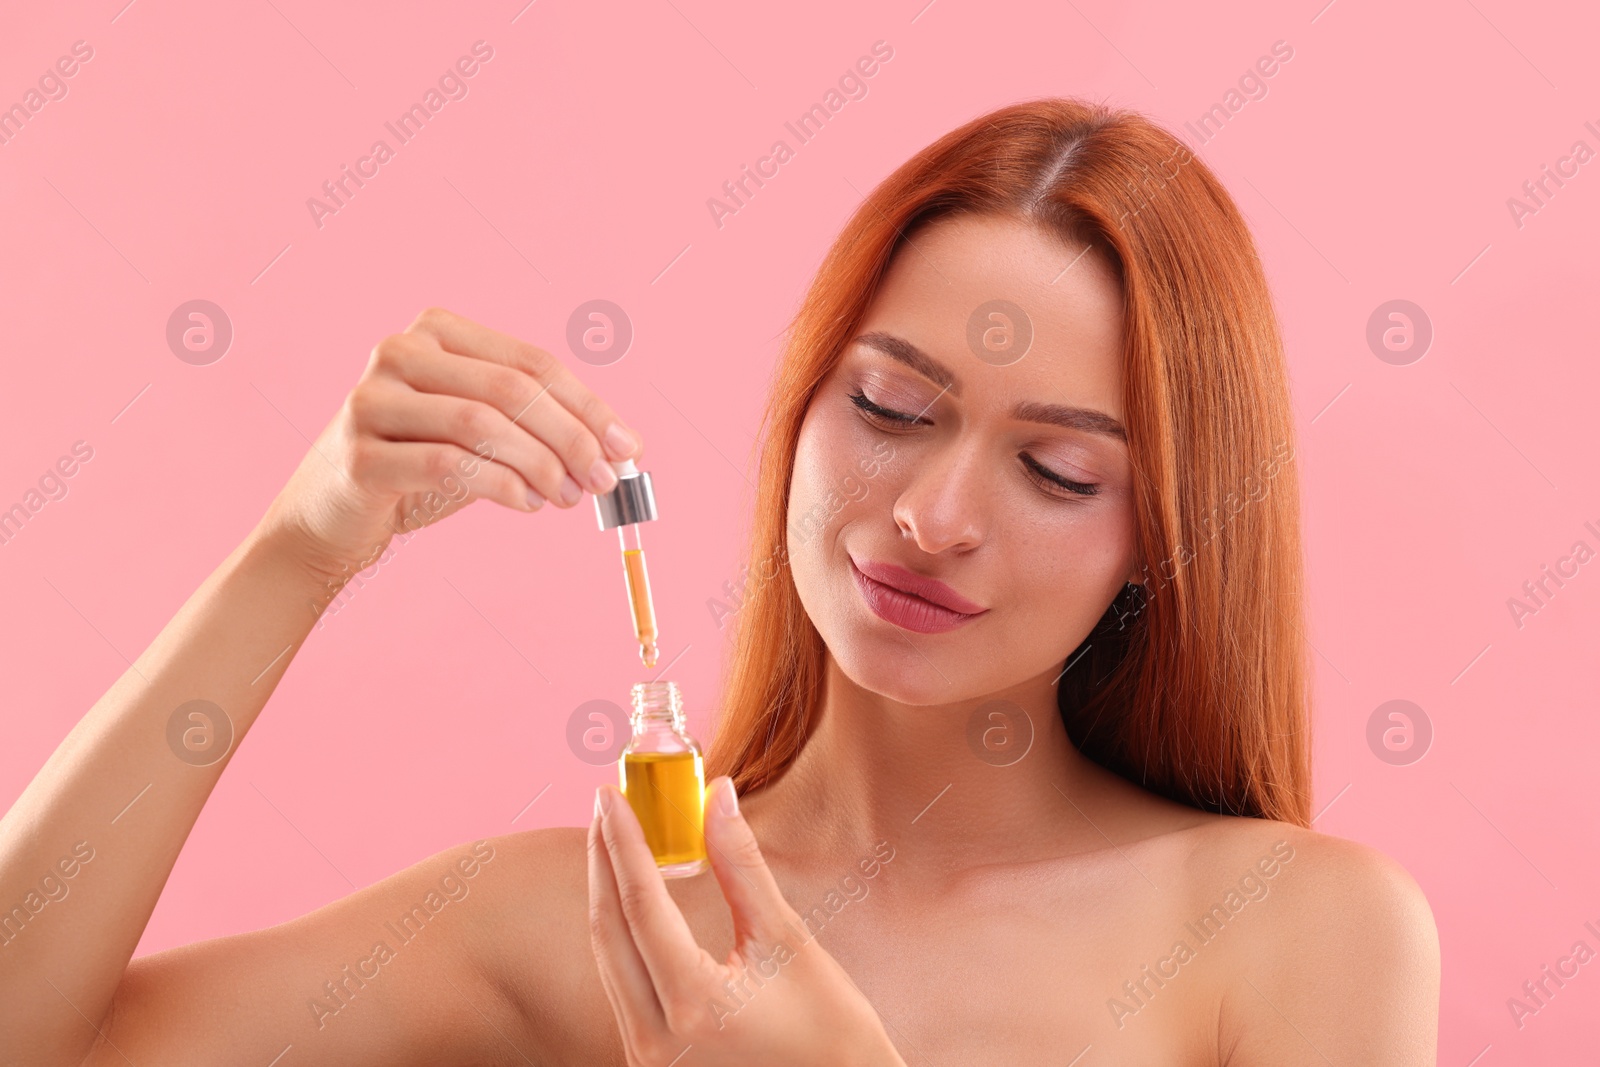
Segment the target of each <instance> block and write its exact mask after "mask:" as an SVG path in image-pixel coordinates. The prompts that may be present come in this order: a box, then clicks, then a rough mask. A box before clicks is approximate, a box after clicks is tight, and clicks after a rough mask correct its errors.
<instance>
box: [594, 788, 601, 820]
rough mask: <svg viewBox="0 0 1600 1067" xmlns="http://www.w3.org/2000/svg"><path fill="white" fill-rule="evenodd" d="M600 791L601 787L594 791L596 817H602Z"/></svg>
mask: <svg viewBox="0 0 1600 1067" xmlns="http://www.w3.org/2000/svg"><path fill="white" fill-rule="evenodd" d="M600 792H601V791H600V790H599V789H596V790H595V791H594V817H595V818H596V819H598V818H599V817H600Z"/></svg>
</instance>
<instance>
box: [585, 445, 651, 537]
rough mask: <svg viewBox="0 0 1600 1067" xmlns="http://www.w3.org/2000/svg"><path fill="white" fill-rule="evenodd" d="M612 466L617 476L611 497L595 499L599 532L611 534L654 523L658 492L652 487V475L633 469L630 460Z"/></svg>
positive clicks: (601, 494) (620, 461)
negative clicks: (619, 528)
mask: <svg viewBox="0 0 1600 1067" xmlns="http://www.w3.org/2000/svg"><path fill="white" fill-rule="evenodd" d="M611 466H612V469H614V470H615V471H616V472H617V484H616V487H615V488H614V489H612V490H611V492H609V493H597V494H595V498H594V511H595V517H596V518H597V519H599V521H600V529H602V530H610V529H613V528H615V527H618V526H628V525H631V524H633V523H636V522H647V521H649V520H651V519H654V518H655V517H656V492H655V488H654V487H653V486H652V485H651V484H650V472H649V471H642V470H640V469H639V468H638V467H636V466H634V464H633V460H631V459H624V460H619V461H613V462H612V464H611Z"/></svg>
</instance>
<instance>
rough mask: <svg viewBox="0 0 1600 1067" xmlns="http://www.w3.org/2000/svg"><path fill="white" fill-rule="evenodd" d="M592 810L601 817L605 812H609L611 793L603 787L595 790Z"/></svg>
mask: <svg viewBox="0 0 1600 1067" xmlns="http://www.w3.org/2000/svg"><path fill="white" fill-rule="evenodd" d="M594 810H595V811H597V812H599V813H600V814H601V815H604V814H605V813H606V812H608V811H610V810H611V791H610V790H608V789H607V788H606V787H605V786H601V787H600V788H599V789H597V790H595V794H594Z"/></svg>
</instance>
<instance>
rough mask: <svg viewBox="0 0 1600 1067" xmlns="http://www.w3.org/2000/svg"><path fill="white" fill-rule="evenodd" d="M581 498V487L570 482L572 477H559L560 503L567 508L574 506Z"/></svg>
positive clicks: (566, 475) (568, 475)
mask: <svg viewBox="0 0 1600 1067" xmlns="http://www.w3.org/2000/svg"><path fill="white" fill-rule="evenodd" d="M582 496H583V487H582V486H580V485H579V484H578V483H577V482H575V481H573V480H572V475H570V474H563V475H562V476H561V502H562V503H563V504H566V505H568V506H571V505H573V504H576V503H577V502H578V500H579V498H581V497H582Z"/></svg>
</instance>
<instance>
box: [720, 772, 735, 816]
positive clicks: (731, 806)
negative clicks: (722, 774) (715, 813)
mask: <svg viewBox="0 0 1600 1067" xmlns="http://www.w3.org/2000/svg"><path fill="white" fill-rule="evenodd" d="M722 813H723V814H724V815H737V814H739V791H738V790H737V789H735V788H734V787H733V779H732V778H729V779H727V780H726V781H725V782H724V783H723V785H722Z"/></svg>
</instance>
